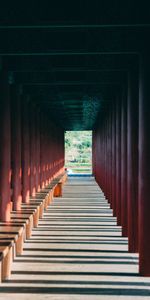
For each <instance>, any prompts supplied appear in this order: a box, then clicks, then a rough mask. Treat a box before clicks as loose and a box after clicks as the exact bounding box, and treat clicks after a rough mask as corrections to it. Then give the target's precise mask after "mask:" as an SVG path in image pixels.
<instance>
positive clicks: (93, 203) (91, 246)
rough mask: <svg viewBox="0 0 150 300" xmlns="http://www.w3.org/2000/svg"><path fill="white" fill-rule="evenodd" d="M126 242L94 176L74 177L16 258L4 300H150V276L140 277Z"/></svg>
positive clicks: (3, 290)
mask: <svg viewBox="0 0 150 300" xmlns="http://www.w3.org/2000/svg"><path fill="white" fill-rule="evenodd" d="M127 243H128V242H127V238H124V237H122V233H121V227H120V226H117V224H116V218H115V217H113V214H112V210H111V209H110V205H109V204H108V201H107V200H106V198H105V196H104V194H103V192H102V191H101V190H100V188H99V187H98V185H97V184H96V182H95V180H94V178H93V177H74V178H73V177H72V178H69V180H68V181H67V183H66V185H65V187H64V192H63V197H62V198H54V201H53V203H52V204H51V205H50V206H49V208H48V210H47V211H46V212H45V213H44V217H43V219H41V220H40V222H39V226H38V228H36V229H34V230H33V234H32V237H31V239H30V240H28V241H26V242H25V244H24V251H23V255H22V256H20V257H17V258H16V259H15V261H14V263H13V267H12V270H13V271H12V275H11V278H10V280H8V282H6V283H2V284H1V287H0V299H1V298H2V299H4V297H5V299H20V300H22V299H31V298H32V299H37V300H38V299H60V300H61V299H64V300H65V299H66V300H67V299H79V300H80V299H84V300H85V299H91V300H94V299H135V296H138V299H149V297H150V278H144V277H140V276H139V275H138V256H137V255H136V254H131V253H128V245H127ZM143 297H144V298H143Z"/></svg>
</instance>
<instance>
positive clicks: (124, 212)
mask: <svg viewBox="0 0 150 300" xmlns="http://www.w3.org/2000/svg"><path fill="white" fill-rule="evenodd" d="M127 212H128V210H127V95H126V91H125V88H124V90H123V95H122V105H121V225H122V235H123V236H127V235H128V231H127Z"/></svg>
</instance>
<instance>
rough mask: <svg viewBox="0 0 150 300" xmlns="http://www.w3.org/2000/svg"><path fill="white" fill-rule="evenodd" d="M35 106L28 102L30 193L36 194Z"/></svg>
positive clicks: (33, 195)
mask: <svg viewBox="0 0 150 300" xmlns="http://www.w3.org/2000/svg"><path fill="white" fill-rule="evenodd" d="M35 120H36V118H35V107H34V106H33V105H32V103H30V170H31V172H30V195H31V196H32V197H35V194H36V129H35Z"/></svg>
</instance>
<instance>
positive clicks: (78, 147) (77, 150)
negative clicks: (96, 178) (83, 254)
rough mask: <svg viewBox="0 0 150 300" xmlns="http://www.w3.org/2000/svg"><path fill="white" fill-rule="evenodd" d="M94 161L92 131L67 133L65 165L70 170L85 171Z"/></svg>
mask: <svg viewBox="0 0 150 300" xmlns="http://www.w3.org/2000/svg"><path fill="white" fill-rule="evenodd" d="M91 161H92V131H66V133H65V165H66V167H70V168H73V169H75V168H78V169H77V170H79V167H80V168H82V169H83V167H86V168H84V169H85V171H86V170H88V169H89V168H90V170H91Z"/></svg>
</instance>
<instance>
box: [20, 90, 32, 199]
mask: <svg viewBox="0 0 150 300" xmlns="http://www.w3.org/2000/svg"><path fill="white" fill-rule="evenodd" d="M28 100H29V99H28V98H27V96H24V95H23V96H22V134H21V136H22V147H21V152H22V201H23V202H24V203H28V202H29V196H30V137H29V107H28Z"/></svg>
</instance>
